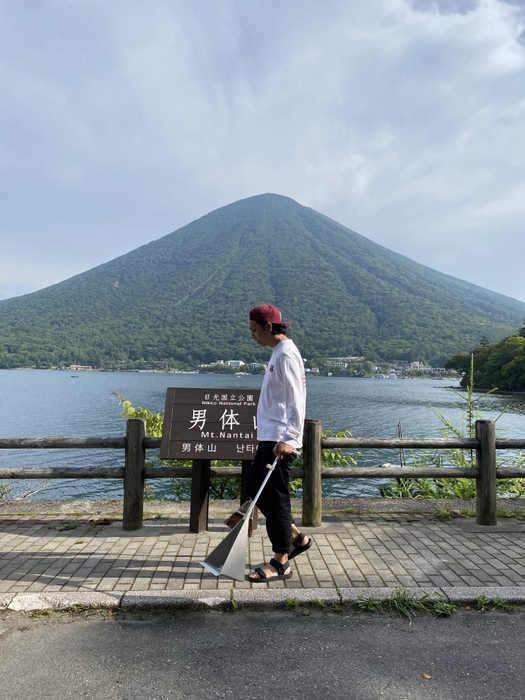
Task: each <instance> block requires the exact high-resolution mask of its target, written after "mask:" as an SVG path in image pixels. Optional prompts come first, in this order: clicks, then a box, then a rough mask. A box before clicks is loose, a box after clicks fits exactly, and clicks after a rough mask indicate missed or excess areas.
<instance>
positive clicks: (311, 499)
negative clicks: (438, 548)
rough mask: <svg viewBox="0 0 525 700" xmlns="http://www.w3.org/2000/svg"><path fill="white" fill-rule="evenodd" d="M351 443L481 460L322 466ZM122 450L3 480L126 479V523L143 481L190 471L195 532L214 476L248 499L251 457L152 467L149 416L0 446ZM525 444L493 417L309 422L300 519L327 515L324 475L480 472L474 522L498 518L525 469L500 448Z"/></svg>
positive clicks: (137, 505) (312, 521) (155, 443)
mask: <svg viewBox="0 0 525 700" xmlns="http://www.w3.org/2000/svg"><path fill="white" fill-rule="evenodd" d="M334 447H336V448H352V449H367V448H374V449H378V448H379V449H394V448H397V449H403V448H405V449H410V448H414V449H463V450H475V451H476V467H473V468H464V469H459V468H441V467H428V468H426V467H425V468H421V467H401V466H399V467H395V466H388V467H345V468H330V469H324V470H323V469H322V450H323V449H324V448H334ZM57 448H58V449H120V450H124V453H125V459H124V466H122V467H104V466H99V467H16V468H0V481H2V480H11V479H124V500H123V529H124V530H138V529H140V528H141V527H142V521H143V512H144V481H145V480H150V479H166V478H171V479H172V478H191V480H192V483H191V503H190V532H202V531H204V530H206V529H207V526H208V503H209V488H210V479H211V478H214V477H218V478H223V479H225V478H231V477H239V476H240V477H241V501H242V500H246V499H247V497H248V496H247V483H248V470H249V465H250V462H248V461H243V462H242V467H212V466H211V462H210V460H205V459H199V460H193V466H192V468H191V469H189V468H187V467H147V466H146V450H149V449H158V448H160V438H149V437H146V433H145V423H144V421H143V420H141V419H137V418H132V419H129V420H128V421H127V424H126V436H125V437H106V438H104V437H87V438H0V449H57ZM505 449H525V438H521V439H496V431H495V424H494V422H493V421H488V420H483V421H477V422H476V437H475V438H473V439H469V438H323V435H322V423H321V421H320V420H317V419H307V420H306V421H305V432H304V448H303V465H304V467H303V468H301V469H300V468H292V469H291V477H292V478H294V479H296V478H301V479H302V480H303V489H302V490H303V514H302V521H303V525H305V526H306V527H319V526H320V525H321V522H322V479H348V478H351V479H385V478H414V479H427V478H439V479H443V478H447V479H455V478H467V479H476V521H477V523H478V524H480V525H496V524H497V517H496V480H497V479H514V478H519V479H525V469H518V468H514V469H512V468H497V466H496V450H505Z"/></svg>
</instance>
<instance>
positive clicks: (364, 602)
mask: <svg viewBox="0 0 525 700" xmlns="http://www.w3.org/2000/svg"><path fill="white" fill-rule="evenodd" d="M357 607H358V609H359V612H374V613H377V612H380V613H389V614H390V615H392V616H394V617H407V618H408V619H410V620H411V619H412V618H414V617H415V615H416V614H417V613H425V614H428V615H430V616H431V617H450V615H452V613H453V612H454V610H455V609H456V606H455V605H454V604H453V603H449V602H447V601H445V600H443V601H432V600H430V597H429V595H428V594H427V595H424V596H422V597H421V598H416V596H415V594H414V593H410V592H409V591H407V590H406V589H404V588H398V589H396V590H395V591H394V593H392V595H391V596H390V597H388V598H384V599H381V598H375V597H373V596H370V597H368V598H366V597H363V598H360V599H359V600H358V601H357Z"/></svg>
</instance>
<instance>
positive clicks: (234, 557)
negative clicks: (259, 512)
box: [201, 457, 279, 581]
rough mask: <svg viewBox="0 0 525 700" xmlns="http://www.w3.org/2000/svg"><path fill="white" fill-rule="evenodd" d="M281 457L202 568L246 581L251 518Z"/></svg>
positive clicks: (215, 573) (275, 460) (273, 464)
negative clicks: (238, 519) (242, 515)
mask: <svg viewBox="0 0 525 700" xmlns="http://www.w3.org/2000/svg"><path fill="white" fill-rule="evenodd" d="M278 461H279V457H276V458H275V459H274V461H273V463H272V464H268V465H267V468H268V474H267V475H266V476H265V478H264V481H263V482H262V484H261V488H260V489H259V490H258V491H257V494H256V496H255V498H254V499H253V501H252V502H251V503H250V505H249V507H248V510H247V511H246V513H245V514H244V517H243V519H242V520H240V521H239V522H238V523H237V525H236V526H235V527H234V528H233V530H232V531H231V532H230V533H228V535H227V536H226V537H225V538H224V539H223V541H222V542H221V543H220V544H219V545H218V546H217V547H215V549H214V550H213V552H210V554H208V556H207V557H206V559H205V560H204V561H203V562H201V566H203V567H204V568H205V569H207V570H208V571H210V572H211V573H212V574H213V575H214V576H221V575H222V576H228V577H229V578H233V579H235V580H236V581H244V577H245V572H246V552H247V549H248V528H249V526H250V518H251V516H252V512H253V509H254V508H255V506H256V504H257V499H258V498H259V496H260V495H261V493H262V491H263V489H264V487H265V486H266V483H267V481H268V479H269V478H270V476H271V475H272V472H273V470H274V469H275V467H276V465H277V462H278Z"/></svg>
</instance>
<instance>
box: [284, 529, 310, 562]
mask: <svg viewBox="0 0 525 700" xmlns="http://www.w3.org/2000/svg"><path fill="white" fill-rule="evenodd" d="M312 544H313V541H312V538H311V537H307V536H306V535H303V533H302V532H299V533H298V534H297V537H296V538H295V539H294V541H293V551H292V552H291V553H290V554H289V555H288V559H293V558H294V557H296V556H298V555H299V554H303V552H306V551H307V550H308V549H310V547H311V546H312Z"/></svg>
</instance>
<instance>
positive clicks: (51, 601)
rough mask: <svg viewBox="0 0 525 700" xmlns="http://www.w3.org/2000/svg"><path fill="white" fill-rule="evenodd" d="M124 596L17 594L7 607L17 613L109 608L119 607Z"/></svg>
mask: <svg viewBox="0 0 525 700" xmlns="http://www.w3.org/2000/svg"><path fill="white" fill-rule="evenodd" d="M121 600H122V595H121V594H115V593H99V592H97V591H92V592H86V593H83V592H79V593H16V594H15V595H14V597H12V600H11V601H10V602H9V604H8V605H6V606H5V607H6V608H8V609H9V610H16V611H17V612H30V611H33V610H60V609H61V608H62V609H63V608H72V607H75V606H79V607H82V608H108V607H119V606H120V604H121Z"/></svg>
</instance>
